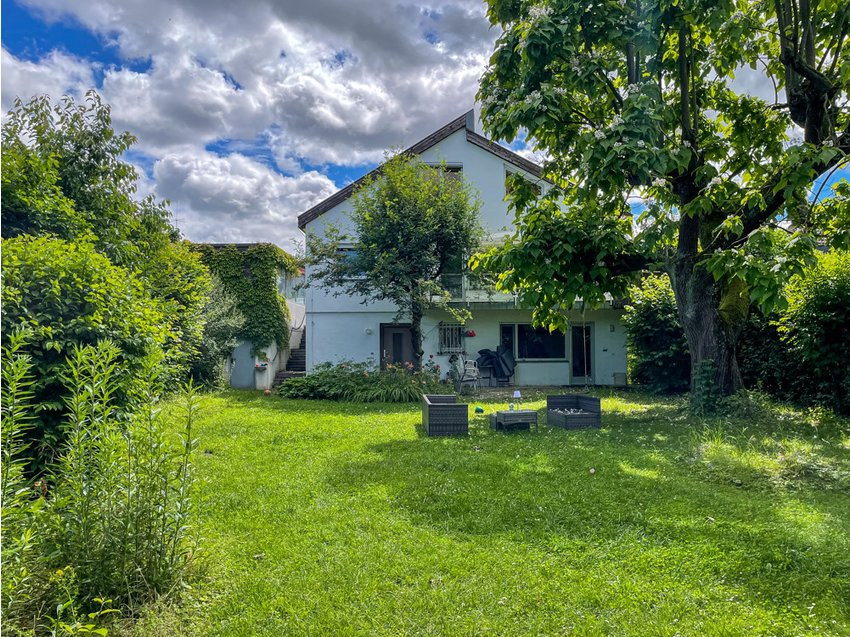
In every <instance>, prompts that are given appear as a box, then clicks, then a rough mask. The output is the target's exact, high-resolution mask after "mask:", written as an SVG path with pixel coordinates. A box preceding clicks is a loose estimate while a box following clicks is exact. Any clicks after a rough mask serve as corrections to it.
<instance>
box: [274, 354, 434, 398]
mask: <svg viewBox="0 0 850 637" xmlns="http://www.w3.org/2000/svg"><path fill="white" fill-rule="evenodd" d="M439 385H440V384H439V377H438V376H437V375H436V374H435V373H434V372H432V371H430V370H423V371H418V372H417V371H414V370H413V368H412V366H404V367H397V366H394V365H387V366H386V369H383V370H377V369H375V366H374V365H373V364H371V363H352V362H348V361H346V362H342V363H339V364H337V365H333V364H331V363H323V364H321V365H317V366H316V368H315V369H314V370H313V371H312V372H311V373H310V374H309V375H307V376H304V377H303V378H291V379H289V380H287V381H286V382H285V383H284V384H283V385H281V386H280V389H279V390H278V392H279V393H280V395H281V396H284V397H286V398H306V399H310V400H347V401H351V402H361V403H375V402H385V403H406V402H414V401H417V400H419V398H420V397H421V395H422V394H427V393H433V392H434V391H436V390H437V389H438V388H439Z"/></svg>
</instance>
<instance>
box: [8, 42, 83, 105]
mask: <svg viewBox="0 0 850 637" xmlns="http://www.w3.org/2000/svg"><path fill="white" fill-rule="evenodd" d="M2 69H3V74H2V89H0V90H1V91H2V107H3V112H4V113H5V112H6V111H8V110H9V109H11V108H12V106H13V105H14V102H15V98H17V97H20V98H21V100H22V101H24V102H28V101H29V100H30V99H31V98H32V97H34V96H36V95H42V94H47V95H50V96H51V97H53V98H57V97H60V96H61V95H64V94H67V95H71V96H72V97H75V98H79V97H80V96H81V95H82V94H84V93H85V92H86V90H87V89H89V88H91V87H92V86H94V72H93V65H92V63H91V62H87V61H85V60H81V59H79V58H76V57H74V56H71V55H67V54H65V53H61V52H59V51H52V52H51V53H50V54H48V55H46V56H45V57H43V58H42V59H41V60H39V61H38V62H31V61H28V60H21V59H18V58H16V57H15V56H14V55H12V54H11V53H9V51H7V50H6V48H5V47H4V48H3V51H2Z"/></svg>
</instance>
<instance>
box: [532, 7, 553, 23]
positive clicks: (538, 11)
mask: <svg viewBox="0 0 850 637" xmlns="http://www.w3.org/2000/svg"><path fill="white" fill-rule="evenodd" d="M550 15H552V7H541V6H540V5H535V6H533V7H531V9H529V10H528V17H529V18H531V19H532V20H538V19H540V18H548V17H549V16H550Z"/></svg>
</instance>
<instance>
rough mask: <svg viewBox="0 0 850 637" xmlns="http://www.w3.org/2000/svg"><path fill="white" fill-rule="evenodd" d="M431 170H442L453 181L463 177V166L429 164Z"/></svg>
mask: <svg viewBox="0 0 850 637" xmlns="http://www.w3.org/2000/svg"><path fill="white" fill-rule="evenodd" d="M427 165H428V166H430V167H431V168H440V169H442V170H443V172H444V173H446V175H447V176H448V177H449V178H451V179H458V180H459V179H461V178H462V177H463V164H427Z"/></svg>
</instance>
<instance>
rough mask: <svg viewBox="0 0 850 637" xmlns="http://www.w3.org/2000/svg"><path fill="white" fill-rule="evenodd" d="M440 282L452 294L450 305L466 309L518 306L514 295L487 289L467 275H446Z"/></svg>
mask: <svg viewBox="0 0 850 637" xmlns="http://www.w3.org/2000/svg"><path fill="white" fill-rule="evenodd" d="M440 281H441V283H442V285H443V287H444V288H445V289H446V290H447V291H448V292H449V294H451V300H450V301H449V305H454V306H464V307H466V306H473V305H478V306H484V307H489V308H497V307H510V308H515V307H516V306H517V305H516V297H515V296H514V295H513V294H506V293H504V292H497V291H496V290H494V289H493V288H486V287H484V286H483V285H481V283H480V282H479V281H478V280H477V279H475V278H474V277H468V276H467V275H465V274H444V275H442V277H441V278H440Z"/></svg>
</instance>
